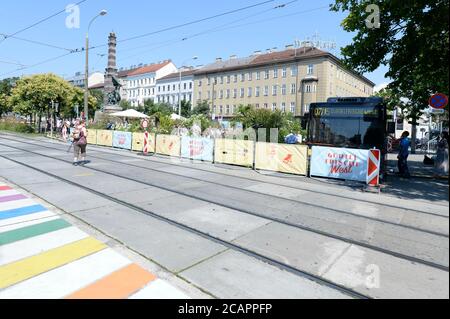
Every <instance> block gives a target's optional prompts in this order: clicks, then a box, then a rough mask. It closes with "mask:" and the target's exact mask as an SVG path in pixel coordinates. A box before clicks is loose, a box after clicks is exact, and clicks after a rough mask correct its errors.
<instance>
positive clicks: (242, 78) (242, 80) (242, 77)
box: [241, 73, 245, 82]
mask: <svg viewBox="0 0 450 319" xmlns="http://www.w3.org/2000/svg"><path fill="white" fill-rule="evenodd" d="M244 81H245V74H244V73H242V74H241V82H244Z"/></svg>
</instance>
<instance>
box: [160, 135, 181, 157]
mask: <svg viewBox="0 0 450 319" xmlns="http://www.w3.org/2000/svg"><path fill="white" fill-rule="evenodd" d="M180 152H181V138H180V137H179V136H176V135H157V136H156V153H158V154H162V155H169V156H180Z"/></svg>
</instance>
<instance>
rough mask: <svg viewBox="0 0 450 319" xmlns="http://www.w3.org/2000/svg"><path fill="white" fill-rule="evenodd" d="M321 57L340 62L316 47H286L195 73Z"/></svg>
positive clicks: (223, 62)
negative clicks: (285, 48) (282, 49)
mask: <svg viewBox="0 0 450 319" xmlns="http://www.w3.org/2000/svg"><path fill="white" fill-rule="evenodd" d="M321 57H323V58H328V59H331V60H333V61H334V62H336V63H337V64H338V65H341V64H342V62H341V60H340V59H338V58H337V57H335V56H334V55H333V54H331V53H329V52H326V51H322V50H319V49H317V48H311V47H303V48H298V49H287V50H284V51H276V52H270V53H262V54H254V55H252V56H249V57H246V58H234V59H229V60H226V61H216V62H215V63H212V64H209V65H206V66H205V67H203V68H201V69H199V70H198V71H196V72H195V74H196V75H201V74H208V73H219V72H224V71H236V70H239V69H243V68H254V67H258V66H265V65H269V64H274V63H286V62H294V61H299V60H304V59H310V58H321ZM350 72H352V73H353V74H354V75H355V76H357V77H360V78H362V79H363V80H364V81H366V82H367V83H370V84H371V85H372V86H375V83H373V82H372V81H370V80H369V79H367V78H366V77H364V76H362V75H360V74H358V73H356V72H354V71H350Z"/></svg>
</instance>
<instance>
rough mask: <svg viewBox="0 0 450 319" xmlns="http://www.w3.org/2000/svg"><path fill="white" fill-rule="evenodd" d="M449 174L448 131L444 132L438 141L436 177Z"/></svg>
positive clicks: (435, 164) (435, 166)
mask: <svg viewBox="0 0 450 319" xmlns="http://www.w3.org/2000/svg"><path fill="white" fill-rule="evenodd" d="M446 175H448V132H442V133H441V135H440V136H439V140H438V143H437V154H436V160H435V161H434V177H441V176H446Z"/></svg>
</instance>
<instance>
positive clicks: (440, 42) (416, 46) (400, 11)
mask: <svg viewBox="0 0 450 319" xmlns="http://www.w3.org/2000/svg"><path fill="white" fill-rule="evenodd" d="M369 4H376V5H377V6H378V7H379V12H380V25H379V28H369V27H368V26H367V25H366V21H365V20H366V19H367V18H369V15H370V14H371V13H372V12H366V8H367V6H368V5H369ZM331 10H334V11H342V12H348V16H347V17H346V18H345V19H344V21H343V22H342V26H343V28H344V30H346V31H348V32H356V35H355V37H354V38H353V42H352V44H351V45H348V46H346V47H344V48H343V49H342V54H343V56H344V62H345V64H346V65H347V66H348V67H350V68H353V69H356V70H357V71H358V72H361V73H362V72H372V71H374V70H376V69H377V68H378V67H379V66H380V65H387V66H388V67H389V71H388V72H387V73H386V77H388V78H391V79H392V82H391V83H390V84H389V87H388V88H389V89H391V90H392V92H393V93H394V94H395V96H401V97H403V98H407V99H408V100H409V102H408V103H407V106H406V108H407V110H406V113H408V114H409V116H410V118H411V120H412V123H413V134H412V135H413V136H412V140H413V145H412V146H413V150H414V146H415V126H416V124H417V120H418V118H419V117H420V115H421V114H422V111H423V109H424V108H425V107H426V106H427V105H428V99H429V97H430V95H432V94H434V93H437V92H441V93H445V94H447V95H448V92H449V68H448V62H449V50H448V47H449V24H448V16H449V0H437V1H436V0H420V1H395V0H378V1H373V0H365V1H355V0H335V4H334V5H332V6H331Z"/></svg>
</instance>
